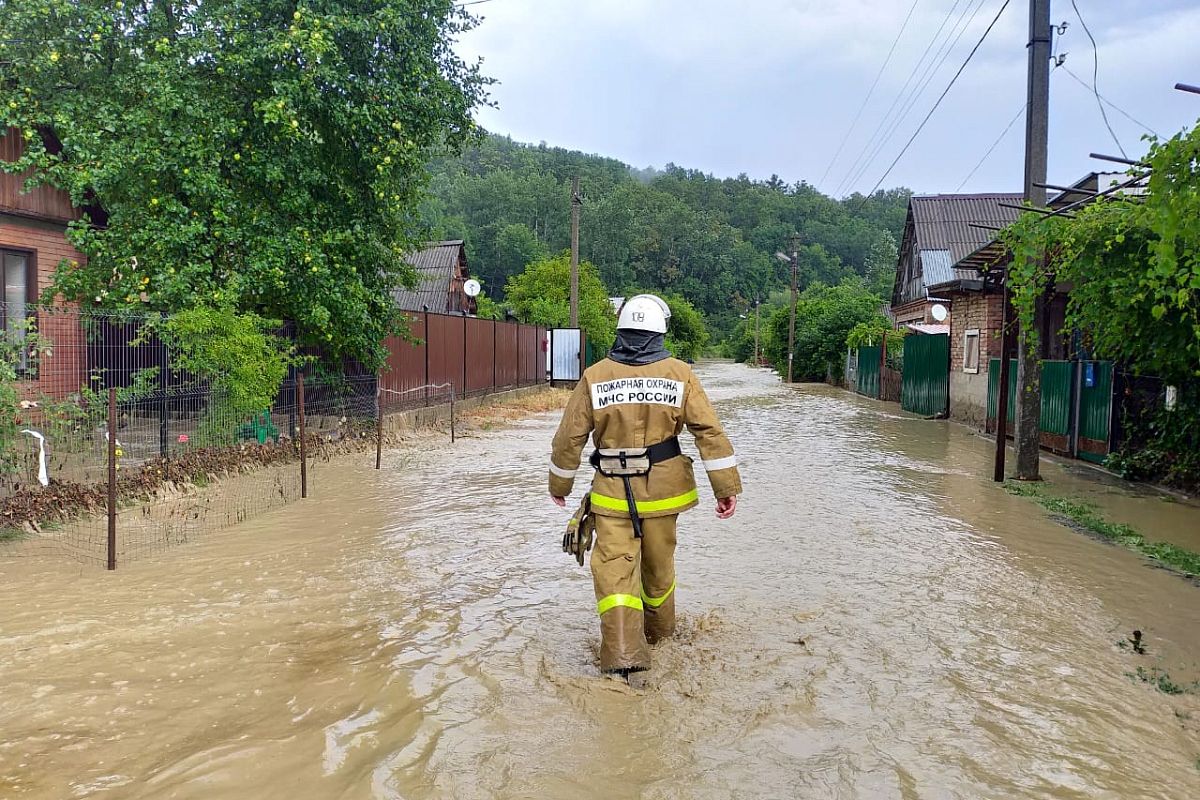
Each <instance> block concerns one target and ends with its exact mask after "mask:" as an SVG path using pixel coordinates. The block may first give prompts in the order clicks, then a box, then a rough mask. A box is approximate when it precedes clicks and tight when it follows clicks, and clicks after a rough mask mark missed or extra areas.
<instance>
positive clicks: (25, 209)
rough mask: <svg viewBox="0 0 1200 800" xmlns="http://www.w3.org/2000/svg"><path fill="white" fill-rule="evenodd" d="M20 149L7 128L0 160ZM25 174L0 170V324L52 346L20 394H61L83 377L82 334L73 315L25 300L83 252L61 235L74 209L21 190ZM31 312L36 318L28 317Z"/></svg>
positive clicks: (41, 192)
mask: <svg viewBox="0 0 1200 800" xmlns="http://www.w3.org/2000/svg"><path fill="white" fill-rule="evenodd" d="M23 151H24V140H23V139H22V137H21V133H20V132H19V131H17V130H15V129H11V128H10V129H8V130H7V131H6V132H5V133H4V135H3V136H0V159H3V160H5V161H14V160H16V159H17V158H20V156H21V154H22V153H23ZM25 178H26V176H25V175H11V174H8V173H5V172H0V272H2V277H3V281H4V296H3V299H2V301H0V327H2V329H3V330H4V332H5V335H6V336H9V337H21V336H23V335H24V333H23V332H24V330H25V329H26V327H27V326H29V325H36V326H37V329H38V331H39V332H40V334H41V335H42V336H43V337H44V338H45V339H46V340H48V341H49V342H52V343H53V344H54V345H55V352H54V353H53V354H52V355H47V356H43V357H42V358H41V359H40V361H39V364H38V367H37V369H36V371H34V370H29V371H28V372H25V373H24V374H23V375H22V377H27V378H29V380H28V381H27V382H26V383H25V385H24V387H23V389H24V392H25V394H26V395H28V396H30V397H33V396H37V395H39V394H49V395H55V396H65V395H67V394H70V393H71V392H74V391H77V390H78V388H79V387H80V386H81V385H82V381H83V380H84V372H85V365H84V361H83V351H84V349H85V348H84V346H83V345H84V338H83V332H82V330H81V329H80V327H79V321H78V319H76V318H74V317H73V316H66V315H63V316H58V315H51V314H48V313H44V312H41V311H35V310H34V309H33V308H32V307H31V305H32V304H34V303H36V302H37V301H38V298H39V297H40V295H41V293H42V291H43V290H44V289H45V288H46V287H48V286H49V285H50V282H51V279H52V277H53V275H54V270H55V268H56V267H57V266H58V264H59V263H60V262H61V261H63V260H64V259H66V260H75V261H78V262H80V263H83V261H84V260H85V259H84V257H83V256H82V255H81V254H80V253H79V252H78V251H76V250H75V248H74V247H72V246H71V244H70V242H68V241H67V238H66V230H67V223H69V222H71V221H72V220H75V219H78V218H79V216H80V212H79V210H78V209H76V208H75V207H74V206H72V205H71V199H70V197H68V196H67V194H66V193H65V192H62V191H59V190H57V189H53V188H50V187H47V186H39V187H37V188H35V189H33V190H31V191H28V192H26V191H24V183H25ZM31 315H35V316H36V319H28V318H29V317H30V316H31Z"/></svg>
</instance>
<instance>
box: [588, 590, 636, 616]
mask: <svg viewBox="0 0 1200 800" xmlns="http://www.w3.org/2000/svg"><path fill="white" fill-rule="evenodd" d="M617 606H625V607H626V608H633V609H636V610H638V611H642V610H643V609H642V600H641V598H639V597H634V596H633V595H631V594H610V595H609V596H608V597H605V598H603V599H601V600H600V602H599V603H596V613H597V614H604V612H605V611H609V610H611V609H614V608H616V607H617Z"/></svg>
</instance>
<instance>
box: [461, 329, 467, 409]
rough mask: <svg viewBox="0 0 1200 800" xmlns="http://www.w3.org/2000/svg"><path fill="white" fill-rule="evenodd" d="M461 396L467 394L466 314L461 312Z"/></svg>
mask: <svg viewBox="0 0 1200 800" xmlns="http://www.w3.org/2000/svg"><path fill="white" fill-rule="evenodd" d="M462 387H463V397H464V398H466V396H467V315H466V314H465V313H464V314H463V382H462Z"/></svg>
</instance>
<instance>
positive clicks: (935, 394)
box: [900, 333, 950, 417]
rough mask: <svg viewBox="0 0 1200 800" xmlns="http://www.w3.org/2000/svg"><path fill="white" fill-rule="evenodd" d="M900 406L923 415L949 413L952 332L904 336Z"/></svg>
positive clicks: (931, 415) (943, 414) (941, 415)
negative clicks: (950, 334) (950, 333)
mask: <svg viewBox="0 0 1200 800" xmlns="http://www.w3.org/2000/svg"><path fill="white" fill-rule="evenodd" d="M900 407H901V408H903V409H904V410H905V411H911V412H912V413H914V414H920V415H921V416H924V417H943V416H946V414H948V413H949V411H950V336H949V334H945V333H940V334H935V335H929V334H915V335H912V336H906V337H905V338H904V378H903V383H902V384H901V388H900Z"/></svg>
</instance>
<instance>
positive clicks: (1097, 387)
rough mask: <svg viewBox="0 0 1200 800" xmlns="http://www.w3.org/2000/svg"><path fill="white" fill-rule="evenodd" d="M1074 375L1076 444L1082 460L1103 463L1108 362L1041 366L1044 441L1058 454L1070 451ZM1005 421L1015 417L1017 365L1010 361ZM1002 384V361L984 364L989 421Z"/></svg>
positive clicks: (1109, 375)
mask: <svg viewBox="0 0 1200 800" xmlns="http://www.w3.org/2000/svg"><path fill="white" fill-rule="evenodd" d="M1077 369H1078V370H1080V371H1081V372H1082V374H1081V375H1079V376H1078V386H1079V390H1078V391H1079V400H1078V414H1079V422H1078V431H1079V434H1078V439H1077V440H1076V442H1075V445H1074V451H1077V452H1078V454H1079V457H1080V458H1083V459H1086V460H1088V461H1096V462H1100V461H1103V460H1104V458H1105V456H1107V455H1108V446H1109V442H1108V440H1109V422H1110V419H1109V414H1110V408H1111V405H1110V404H1111V401H1112V363H1111V362H1108V361H1084V362H1081V363H1078V362H1074V361H1043V362H1042V404H1041V407H1042V413H1041V432H1042V433H1043V434H1047V436H1043V438H1042V443H1043V445H1046V446H1048V447H1051V448H1052V449H1055V450H1058V451H1060V452H1068V451H1072V447H1071V437H1072V436H1073V433H1074V432H1073V431H1072V422H1073V419H1074V417H1073V416H1072V414H1073V410H1072V405H1073V403H1074V402H1075V386H1076V381H1077V377H1076V370H1077ZM1008 378H1009V383H1008V420H1009V425H1010V426H1012V424H1013V419H1015V417H1016V397H1017V395H1016V388H1017V362H1016V359H1013V360H1011V361H1010V362H1009V373H1008ZM999 383H1000V359H998V358H993V359H992V360H991V361H990V363H989V364H988V405H987V412H988V419H989V420H994V419H995V418H996V389H997V386H998V385H999Z"/></svg>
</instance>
